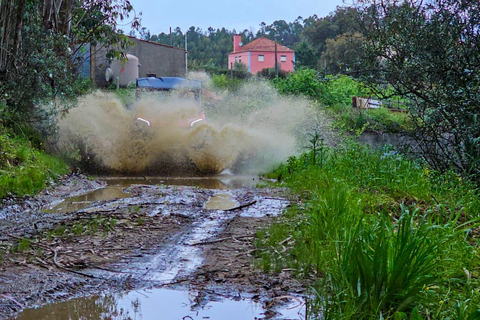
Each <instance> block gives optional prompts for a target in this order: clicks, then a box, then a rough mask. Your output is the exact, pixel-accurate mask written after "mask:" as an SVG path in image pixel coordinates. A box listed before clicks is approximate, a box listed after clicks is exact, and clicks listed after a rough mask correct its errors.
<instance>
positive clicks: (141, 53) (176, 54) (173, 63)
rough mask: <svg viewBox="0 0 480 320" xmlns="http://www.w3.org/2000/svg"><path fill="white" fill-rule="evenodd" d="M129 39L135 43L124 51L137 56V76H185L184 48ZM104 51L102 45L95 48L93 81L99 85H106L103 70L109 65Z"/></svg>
mask: <svg viewBox="0 0 480 320" xmlns="http://www.w3.org/2000/svg"><path fill="white" fill-rule="evenodd" d="M130 40H131V42H133V43H134V44H135V45H133V46H132V47H130V48H128V49H127V50H126V53H129V54H132V55H134V56H136V57H137V58H138V60H139V63H140V67H139V77H146V76H147V74H156V75H157V76H158V77H184V76H185V50H184V49H182V48H176V47H172V46H167V45H163V44H159V43H156V42H151V41H145V40H140V39H137V38H134V37H130ZM106 52H107V50H106V49H105V48H104V47H97V48H95V66H96V67H95V82H96V83H97V86H99V87H106V86H108V82H107V81H106V80H105V70H106V69H107V67H108V66H109V61H107V57H106Z"/></svg>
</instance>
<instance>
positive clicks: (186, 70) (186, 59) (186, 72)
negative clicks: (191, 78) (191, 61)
mask: <svg viewBox="0 0 480 320" xmlns="http://www.w3.org/2000/svg"><path fill="white" fill-rule="evenodd" d="M187 32H188V31H185V77H186V76H187V74H188V51H187Z"/></svg>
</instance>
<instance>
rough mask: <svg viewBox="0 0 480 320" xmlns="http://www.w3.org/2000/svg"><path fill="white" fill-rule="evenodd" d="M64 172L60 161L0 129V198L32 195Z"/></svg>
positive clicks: (62, 162)
mask: <svg viewBox="0 0 480 320" xmlns="http://www.w3.org/2000/svg"><path fill="white" fill-rule="evenodd" d="M67 171H68V167H67V165H66V164H65V162H64V161H62V160H61V159H59V158H56V157H54V156H50V155H48V154H46V153H45V152H44V151H41V150H38V149H36V148H34V147H33V146H32V145H31V143H30V141H28V140H27V139H26V138H22V137H20V136H19V135H15V134H13V133H12V132H9V131H8V130H6V129H3V128H2V127H1V126H0V199H2V198H5V197H6V196H8V195H15V196H24V195H27V194H33V193H35V192H37V191H39V190H41V189H43V188H44V187H45V186H46V184H47V183H48V182H49V181H51V180H53V179H55V178H56V177H58V176H59V175H63V174H65V173H67Z"/></svg>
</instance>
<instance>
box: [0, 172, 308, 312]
mask: <svg viewBox="0 0 480 320" xmlns="http://www.w3.org/2000/svg"><path fill="white" fill-rule="evenodd" d="M101 180H102V181H106V183H104V182H102V183H97V184H95V186H94V187H95V188H97V190H95V191H92V192H89V193H86V194H85V195H78V193H77V194H73V195H75V196H73V197H66V196H61V197H56V191H54V190H53V191H50V193H49V194H50V196H52V197H54V198H55V199H57V198H63V199H64V201H63V202H62V203H59V204H58V205H57V206H56V207H55V206H51V208H49V210H50V212H53V214H52V213H45V214H44V215H43V216H41V214H40V213H39V215H40V217H41V219H42V220H40V222H39V223H38V222H37V226H39V229H38V230H37V231H36V232H37V233H34V235H33V237H32V240H31V241H32V242H31V243H32V246H33V247H32V248H31V250H29V251H28V250H27V251H25V252H23V253H18V254H16V255H13V256H12V259H11V260H9V261H10V262H11V263H10V264H8V263H7V266H6V267H7V268H8V269H5V270H7V271H5V272H3V274H2V273H0V302H2V301H3V302H4V303H5V304H4V307H2V306H1V303H0V318H2V314H4V315H5V314H7V315H9V316H17V318H16V319H28V320H30V319H31V320H33V319H52V320H56V319H116V320H117V319H118V320H120V319H122V320H124V319H180V320H183V319H190V320H194V319H195V320H197V319H199V320H200V319H245V320H248V319H252V320H253V319H305V304H304V303H303V301H304V300H303V298H302V297H303V296H304V291H303V290H304V289H303V286H302V285H301V284H299V283H297V282H295V281H294V280H292V279H291V278H290V276H289V271H288V270H286V271H285V272H282V273H281V274H275V275H272V276H271V277H270V276H265V275H262V273H261V272H260V271H259V270H256V269H255V268H254V267H253V265H252V263H253V258H254V252H255V250H256V249H255V246H254V240H255V236H256V234H257V232H258V231H259V230H261V229H262V228H263V227H264V226H266V225H268V224H269V223H270V222H271V221H272V220H271V218H272V217H276V216H279V215H280V214H281V213H282V212H283V210H284V209H285V208H286V207H287V206H288V205H289V203H290V201H289V200H287V199H286V198H284V191H283V190H281V189H275V188H252V187H254V186H256V185H257V184H258V183H259V182H260V181H259V179H258V178H257V177H253V176H230V175H225V176H217V177H206V178H197V177H193V178H184V177H174V178H171V177H140V178H131V177H128V178H127V177H125V178H112V177H107V178H105V177H104V178H101ZM88 182H92V181H90V180H88V179H86V177H83V178H79V177H72V179H70V180H69V181H67V182H66V183H63V184H61V186H64V185H65V186H66V185H72V186H74V185H81V184H84V183H88ZM62 188H63V187H62ZM98 188H100V189H98ZM92 189H93V188H92ZM92 189H90V190H92ZM62 190H63V189H62ZM63 194H64V193H62V195H63ZM42 210H43V209H42ZM67 212H69V213H68V214H66V213H67ZM48 219H51V220H48ZM35 221H36V220H35ZM47 222H48V223H50V224H49V225H48V224H47ZM44 226H46V228H53V229H55V228H57V229H58V228H60V229H59V230H65V231H64V232H63V233H58V232H56V233H51V232H50V231H48V230H49V229H47V231H46V232H50V233H43V232H44V231H43V230H42V229H41V228H44ZM93 228H98V229H93ZM11 230H13V231H10V232H12V233H15V232H17V231H16V230H17V229H15V228H13V227H12V228H11ZM18 230H20V229H18ZM93 230H97V231H93ZM15 234H16V233H15ZM15 234H12V237H8V238H7V239H9V240H8V241H10V242H12V241H13V243H11V244H10V242H7V240H3V241H4V242H0V244H3V246H8V245H12V246H13V245H15V239H19V237H17V236H16V235H15ZM18 234H19V233H18ZM42 234H47V235H49V234H53V235H54V236H49V237H45V236H42ZM38 247H40V248H42V249H45V250H41V251H40V250H38ZM7 262H8V261H7ZM26 266H28V268H27V269H21V270H20V269H18V268H25V267H26ZM0 267H2V265H0ZM25 270H28V271H27V272H26V271H25ZM62 271H68V272H62ZM27 279H28V280H27ZM30 279H34V280H30ZM35 279H38V280H35ZM2 288H3V289H4V290H1V289H2ZM26 288H29V289H28V290H25V289H26ZM27 292H28V293H27ZM80 296H84V297H80ZM2 297H3V300H2ZM8 308H10V309H11V310H8ZM18 308H20V309H18ZM22 309H23V311H21V312H20V313H17V314H15V315H14V314H12V313H11V312H12V310H13V311H14V312H15V311H20V310H22ZM1 312H3V313H1Z"/></svg>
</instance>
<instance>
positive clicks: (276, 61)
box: [274, 37, 278, 78]
mask: <svg viewBox="0 0 480 320" xmlns="http://www.w3.org/2000/svg"><path fill="white" fill-rule="evenodd" d="M274 39H275V78H278V58H277V37H274Z"/></svg>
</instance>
